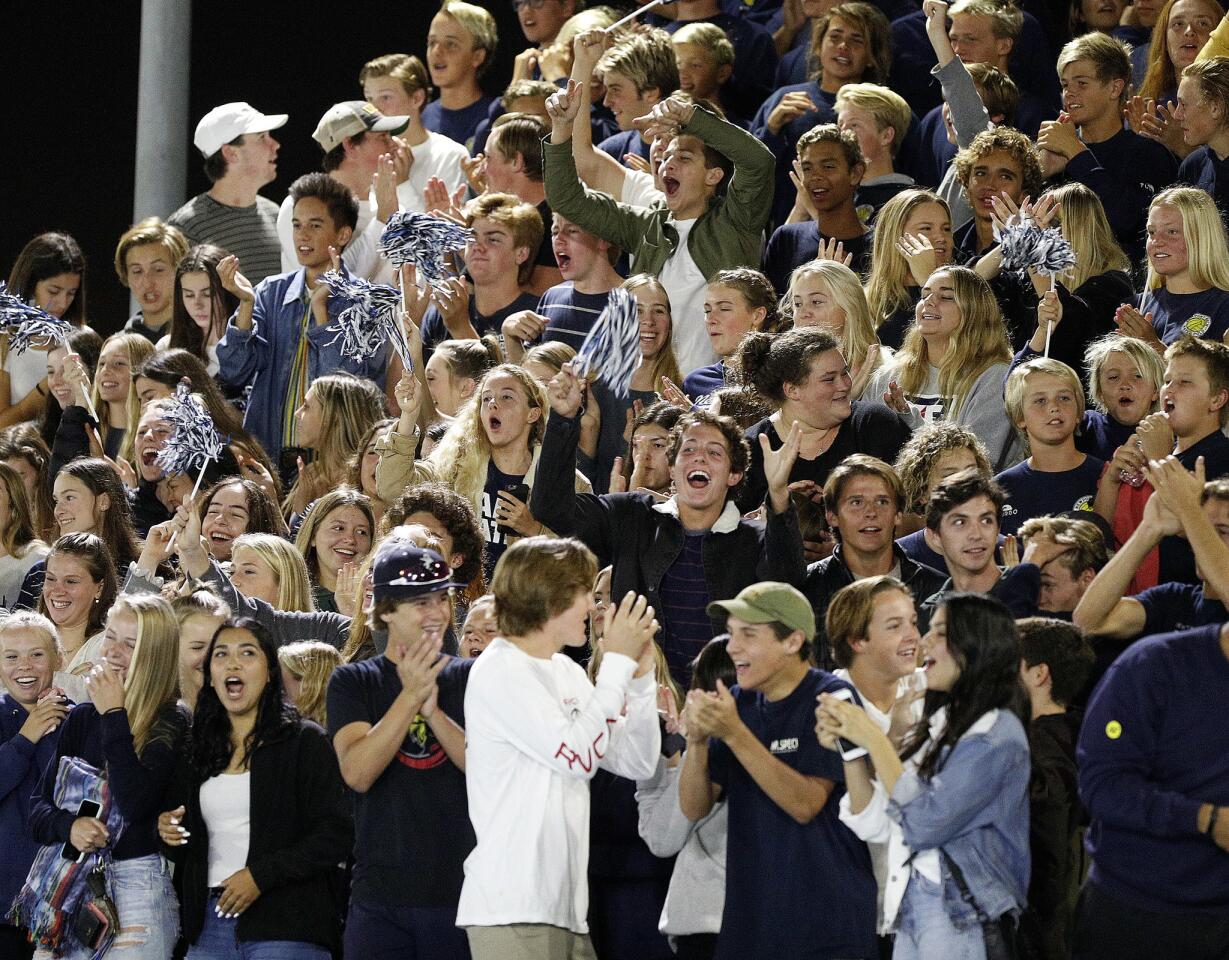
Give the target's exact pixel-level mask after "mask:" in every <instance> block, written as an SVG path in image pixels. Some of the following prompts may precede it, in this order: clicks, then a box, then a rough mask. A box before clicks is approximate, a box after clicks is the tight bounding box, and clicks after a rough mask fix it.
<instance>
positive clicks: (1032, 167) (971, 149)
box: [953, 127, 1043, 197]
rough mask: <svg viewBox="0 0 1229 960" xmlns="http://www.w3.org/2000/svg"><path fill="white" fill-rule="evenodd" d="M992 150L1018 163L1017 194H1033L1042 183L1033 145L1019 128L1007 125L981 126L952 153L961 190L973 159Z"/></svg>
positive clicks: (964, 185)
mask: <svg viewBox="0 0 1229 960" xmlns="http://www.w3.org/2000/svg"><path fill="white" fill-rule="evenodd" d="M996 151H1002V152H1003V153H1006V154H1009V155H1010V156H1011V158H1012V159H1013V160H1015V161H1016V163H1017V164H1018V165H1019V167H1020V179H1021V194H1022V195H1026V196H1030V197H1035V196H1037V195H1038V194H1039V193H1040V192H1041V187H1042V183H1043V177H1042V175H1041V161H1040V160H1039V159H1038V157H1037V146H1036V144H1034V143H1033V141H1032V140H1030V139H1029V138H1028V137H1027V136H1025V135H1024V134H1022V133H1021V132H1020V131H1019V130H1013V129H1011V127H995V128H994V129H993V130H983V131H982V132H981V133H979V134H978V135H977V136H975V137H974V138H973V142H972V143H970V144H969V145H968V146H967V147H965V148H964V149H963V150H961V151H960V152H959V153H958V154H956V159H955V160H954V161H953V163H955V164H956V179H957V180H959V181H960V183H961V185H962V186H963V187H964V188H965V190H966V191H967V190H968V188H969V180H970V178H971V177H972V175H973V167H974V166H975V165H976V164H977V161H978V160H981V159H983V158H984V157H987V156H989V155H990V154H992V153H994V152H996Z"/></svg>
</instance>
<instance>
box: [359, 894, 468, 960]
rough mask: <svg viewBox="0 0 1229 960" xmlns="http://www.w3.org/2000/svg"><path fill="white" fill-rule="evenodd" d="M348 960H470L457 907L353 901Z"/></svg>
mask: <svg viewBox="0 0 1229 960" xmlns="http://www.w3.org/2000/svg"><path fill="white" fill-rule="evenodd" d="M345 957H346V960H385V958H387V960H470V956H469V942H468V941H467V940H466V938H465V931H464V930H462V929H460V928H459V927H458V926H457V909H456V907H407V906H398V905H394V904H385V903H369V902H364V901H362V900H351V901H350V912H349V913H348V914H347V915H346V949H345Z"/></svg>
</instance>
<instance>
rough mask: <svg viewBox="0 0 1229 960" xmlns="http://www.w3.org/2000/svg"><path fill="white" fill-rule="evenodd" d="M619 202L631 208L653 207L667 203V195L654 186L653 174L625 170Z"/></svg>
mask: <svg viewBox="0 0 1229 960" xmlns="http://www.w3.org/2000/svg"><path fill="white" fill-rule="evenodd" d="M619 201H620V202H621V203H626V204H627V205H628V206H629V207H652V206H657V205H658V204H662V203H665V202H666V195H665V194H664V193H662V192H661V191H660V190H658V189H657V187H656V186H655V185H654V183H653V174H651V173H645V172H644V171H643V170H625V171H623V190H622V191H621V192H620V194H619Z"/></svg>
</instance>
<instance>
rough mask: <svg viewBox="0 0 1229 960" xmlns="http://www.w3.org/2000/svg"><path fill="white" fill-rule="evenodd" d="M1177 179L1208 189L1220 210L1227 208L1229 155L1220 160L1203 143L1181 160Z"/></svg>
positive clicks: (1228, 204) (1228, 200)
mask: <svg viewBox="0 0 1229 960" xmlns="http://www.w3.org/2000/svg"><path fill="white" fill-rule="evenodd" d="M1178 181H1179V182H1180V183H1186V184H1189V185H1190V186H1192V187H1199V188H1201V189H1203V190H1206V191H1208V193H1210V194H1212V197H1213V198H1214V199H1215V200H1216V205H1217V206H1218V207H1220V208H1221V210H1229V157H1226V158H1225V159H1224V160H1221V159H1220V158H1219V157H1217V155H1216V154H1215V153H1213V152H1212V148H1211V147H1209V146H1207V145H1206V144H1205V145H1204V146H1202V147H1199V148H1197V149H1196V150H1194V151H1193V152H1192V153H1190V154H1189V155H1188V156H1187V158H1186V159H1185V160H1183V161H1182V165H1181V166H1179V167H1178Z"/></svg>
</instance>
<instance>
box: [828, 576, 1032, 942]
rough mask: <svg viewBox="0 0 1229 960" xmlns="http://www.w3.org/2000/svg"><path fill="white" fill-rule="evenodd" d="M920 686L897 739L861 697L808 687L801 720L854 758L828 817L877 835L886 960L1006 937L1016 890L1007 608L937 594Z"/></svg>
mask: <svg viewBox="0 0 1229 960" xmlns="http://www.w3.org/2000/svg"><path fill="white" fill-rule="evenodd" d="M922 649H923V651H924V658H925V669H926V680H927V686H928V688H929V691H930V694H929V695H928V698H927V704H926V708H925V711H924V712H923V715H922V717H921V719H920V720H918V721H917V723H915V724H914V725H913V727H912V729H911V730H910V731H909V734H908V735H907V736H906V738H905V741H904V744H903V746H902V747H901V749H900V750H899V752H898V750H897V747H896V746H895V744H893V742H892V741H891V739H889V737H888V735H887V734H886V733H884V731H883V729H882V727H881V726H880V725H879V724H878V723H876V721H875V719H874V718H872V717H871V715H870V714H869V713H868V712H867V711H866V710H865V709H863V708H862V707H860V706H856V705H854V704H851V703H844V702H841V701H840V700H838V699H836V698H835V697H833V696H832V695H831V694H828V693H825V694H821V695H820V697H819V701H820V702H819V706H818V707H817V708H816V710H815V718H816V726H815V732H816V735H817V736H818V738H819V742H820V743H821V744H822V745H823V746H825V747H827V748H828V749H829V750H834V751H835V750H838V749H840V745H839V743H838V738H843V739H845V740H849V741H851V742H852V743H854V744H856V745H857V746H859V747H862V748H864V749H865V750H866V751H867V753H868V754H869V756H868V757H863V758H858V759H854V760H847V761H845V762H844V767H845V783H846V787H847V789H848V792H847V793H846V795H845V796H844V797H842V798H841V812H840V817H841V821H842V822H843V823H844V824H845V825H846V826H848V827H849V828H850V829H851V830H853V832H854V833H855V834H857V835H858V836H859V837H861V838H862V839H863V840H865V841H867V842H868V843H886V844H887V848H888V857H887V861H888V880H887V883H886V884H885V886H884V889H883V927H882V928H881V929H890V930H893V931H894V932H895V935H896V940H895V944H894V947H893V952H892V956H893V958H894V960H902V958H903V960H915V958H916V960H922V958H925V957H956V956H969V957H976V956H982V955H983V952H982V951H986V953H989V947H990V945H991V941H992V939H993V938H996V937H1004V938H1010V937H1014V929H1015V922H1016V918H1017V917H1018V915H1019V912H1020V910H1021V909H1022V908H1023V907H1024V905H1025V903H1026V901H1027V896H1028V881H1029V819H1028V787H1029V774H1030V766H1029V753H1028V737H1027V734H1026V733H1025V728H1024V723H1025V720H1026V719H1027V717H1028V713H1027V710H1028V705H1027V702H1026V698H1025V694H1024V690H1023V688H1022V687H1021V685H1020V638H1019V635H1018V633H1017V631H1016V625H1015V621H1014V620H1013V619H1012V616H1011V613H1010V612H1009V611H1008V609H1007V608H1006V607H1005V606H1003V605H1002V604H1001V603H999V602H998V601H997V600H994V599H992V598H990V597H985V596H982V595H980V594H971V593H956V594H951V595H949V596H948V597H946V598H945V599H944V601H943V602H942V603H941V604H940V605H939V607H938V608H937V609H936V610H935V613H934V616H933V617H932V618H931V621H930V629H929V631H927V633H926V636H925V637H924V638H923V641H922Z"/></svg>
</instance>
